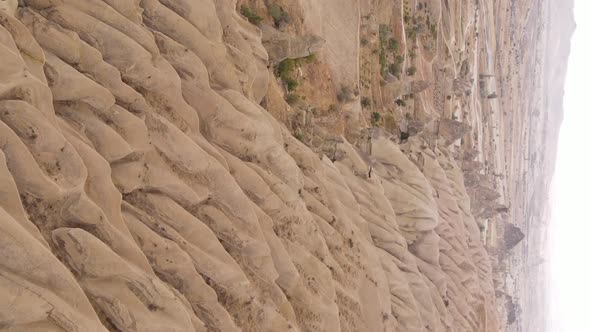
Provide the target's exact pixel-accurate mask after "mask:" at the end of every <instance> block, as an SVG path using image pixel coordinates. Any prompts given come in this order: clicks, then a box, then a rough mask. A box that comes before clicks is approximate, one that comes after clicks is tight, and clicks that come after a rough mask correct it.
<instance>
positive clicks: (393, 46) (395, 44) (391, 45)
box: [387, 38, 399, 52]
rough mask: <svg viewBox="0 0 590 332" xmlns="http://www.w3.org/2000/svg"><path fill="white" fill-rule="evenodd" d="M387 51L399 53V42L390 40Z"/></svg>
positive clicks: (393, 39)
mask: <svg viewBox="0 0 590 332" xmlns="http://www.w3.org/2000/svg"><path fill="white" fill-rule="evenodd" d="M387 49H388V50H390V51H393V52H397V50H398V49H399V43H398V42H397V40H395V38H389V41H388V42H387Z"/></svg>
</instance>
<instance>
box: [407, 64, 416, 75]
mask: <svg viewBox="0 0 590 332" xmlns="http://www.w3.org/2000/svg"><path fill="white" fill-rule="evenodd" d="M416 70H417V69H416V67H415V66H411V67H409V68H408V69H407V70H406V72H407V74H408V76H414V75H415V74H416Z"/></svg>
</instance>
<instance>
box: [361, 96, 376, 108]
mask: <svg viewBox="0 0 590 332" xmlns="http://www.w3.org/2000/svg"><path fill="white" fill-rule="evenodd" d="M371 105H373V102H372V101H371V99H370V98H369V97H362V98H361V106H362V107H364V108H369V107H371Z"/></svg>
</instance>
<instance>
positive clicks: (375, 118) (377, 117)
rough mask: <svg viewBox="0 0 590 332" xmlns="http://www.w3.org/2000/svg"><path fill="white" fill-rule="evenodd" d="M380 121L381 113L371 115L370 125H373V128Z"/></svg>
mask: <svg viewBox="0 0 590 332" xmlns="http://www.w3.org/2000/svg"><path fill="white" fill-rule="evenodd" d="M380 120H381V113H379V112H373V113H371V125H373V127H376V126H377V124H378V123H379V121H380Z"/></svg>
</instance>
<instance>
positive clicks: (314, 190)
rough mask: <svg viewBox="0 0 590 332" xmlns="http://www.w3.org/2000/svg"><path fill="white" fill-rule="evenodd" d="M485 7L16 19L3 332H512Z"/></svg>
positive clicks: (20, 5) (4, 50)
mask: <svg viewBox="0 0 590 332" xmlns="http://www.w3.org/2000/svg"><path fill="white" fill-rule="evenodd" d="M529 8H532V9H531V10H534V8H535V7H534V6H533V5H532V4H531V7H529ZM486 10H489V8H488V9H485V8H483V7H481V6H480V5H474V4H473V3H472V2H471V1H442V2H438V1H430V0H429V1H424V2H414V1H412V2H411V3H408V2H407V1H406V2H404V3H401V2H398V1H378V0H375V1H358V0H330V1H308V0H292V1H286V0H285V1H272V2H266V1H258V0H252V1H240V2H239V3H237V1H236V0H175V1H171V0H141V1H139V0H104V1H99V0H84V1H80V0H24V1H18V2H17V1H16V0H15V1H11V0H8V1H3V2H0V59H1V60H2V61H1V62H0V249H1V253H2V255H3V259H2V260H0V299H1V300H0V329H4V330H7V331H29V330H30V331H240V330H242V331H409V332H412V331H416V332H419V331H420V332H422V331H499V330H502V329H504V328H505V324H506V319H505V318H504V313H502V312H501V310H502V309H500V310H498V308H502V307H503V305H504V297H503V295H499V293H498V290H499V289H502V290H503V291H505V288H504V285H503V284H502V283H499V282H498V278H500V277H499V274H498V273H497V272H494V270H495V268H496V267H497V259H496V258H494V259H490V254H489V253H488V250H486V246H485V245H484V243H487V247H488V249H490V248H498V247H501V246H502V245H503V244H502V243H497V241H499V240H498V239H501V238H502V234H500V233H501V232H496V231H495V230H496V224H500V221H497V220H496V219H494V218H500V217H498V216H499V215H500V214H501V213H503V214H504V215H506V213H505V212H506V211H508V210H509V209H508V207H506V205H507V204H506V202H505V201H503V200H507V199H508V198H506V197H505V196H504V192H502V190H503V189H502V188H498V187H497V186H495V185H494V184H493V183H492V182H493V181H494V180H493V176H492V175H490V174H491V173H493V169H491V168H490V166H488V165H491V164H492V163H494V162H495V161H497V159H494V161H489V163H488V160H487V159H486V158H487V157H485V156H487V155H486V154H485V153H481V152H482V151H483V152H485V151H486V146H485V145H484V144H486V143H485V142H489V139H490V137H492V136H493V135H494V134H496V132H493V131H490V130H488V129H489V128H491V127H492V126H493V125H494V124H499V123H500V122H501V121H500V120H498V119H488V116H490V115H489V114H496V113H494V112H495V111H489V109H488V111H486V109H487V107H490V106H489V103H490V100H492V99H488V98H487V93H488V92H489V93H490V94H491V93H493V92H494V91H487V90H486V93H484V90H485V89H483V88H482V85H483V83H481V82H483V81H484V79H482V78H481V77H482V76H481V75H480V74H482V73H484V72H485V73H486V74H491V75H493V72H494V71H495V70H496V69H495V68H493V67H490V68H486V66H487V64H488V63H490V62H488V60H489V59H490V57H491V58H493V57H495V54H494V53H493V52H489V48H490V47H491V45H492V44H493V43H491V41H489V40H483V36H484V35H487V36H488V37H489V33H488V32H486V33H484V32H483V30H480V29H482V27H487V28H489V27H490V26H492V21H493V20H492V21H489V19H490V17H487V20H488V21H486V18H484V16H485V15H484V13H485V12H486ZM488 13H489V12H488ZM281 15H282V16H281ZM247 19H249V21H250V22H249V21H248V20H247ZM540 19H541V20H542V18H540ZM251 23H257V24H260V28H259V27H256V26H255V25H253V24H251ZM484 30H485V29H484ZM488 37H486V38H488ZM302 57H306V58H305V59H304V60H305V61H304V60H302V59H299V60H297V61H294V62H290V61H291V60H294V59H295V58H302ZM284 59H287V60H286V61H287V62H285V60H284ZM281 61H282V62H281ZM279 62H280V63H279ZM289 68H290V69H289ZM277 72H278V74H277ZM277 75H278V77H277ZM478 75H480V76H478ZM519 77H521V76H519ZM476 80H480V81H479V84H478V82H476ZM293 81H295V82H297V84H295V83H292V82H293ZM289 82H290V83H289ZM285 86H288V87H289V90H290V91H289V92H288V93H287V92H285V88H284V87H285ZM506 95H508V93H507V94H506ZM502 98H504V97H503V96H500V99H502ZM502 100H503V99H502ZM515 112H516V110H515ZM484 117H486V119H485V120H483V118H484ZM487 126H489V128H488V127H487ZM510 144H511V141H509V142H506V145H507V146H509V145H510ZM494 151H499V150H494ZM499 154H501V155H504V151H502V152H501V153H500V152H498V153H497V154H496V155H495V156H498V155H499ZM484 163H485V166H484ZM503 165H504V164H502V166H503ZM498 167H500V166H498ZM503 181H505V182H503V183H504V184H506V183H507V181H510V177H509V176H508V175H507V176H506V177H504V178H503ZM490 220H492V221H494V222H491V221H490ZM496 221H497V223H496ZM502 222H504V221H502ZM492 251H493V250H492ZM496 270H497V269H496ZM494 279H496V280H495V281H494ZM497 297H498V298H499V300H498V301H497V300H496V298H497Z"/></svg>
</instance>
